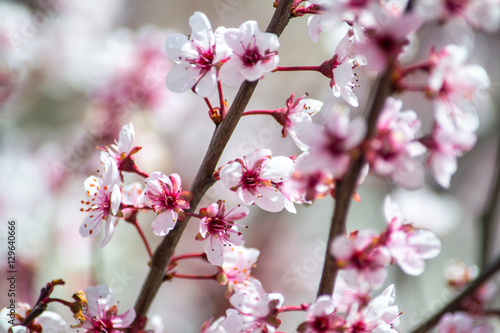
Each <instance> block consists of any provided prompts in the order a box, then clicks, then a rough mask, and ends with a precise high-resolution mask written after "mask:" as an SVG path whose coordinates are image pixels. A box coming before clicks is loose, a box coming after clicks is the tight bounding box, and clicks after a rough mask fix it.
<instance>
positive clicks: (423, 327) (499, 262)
mask: <svg viewBox="0 0 500 333" xmlns="http://www.w3.org/2000/svg"><path fill="white" fill-rule="evenodd" d="M499 270H500V255H498V256H497V257H496V258H495V259H494V260H492V261H491V262H490V263H489V264H488V265H487V266H486V267H485V268H484V269H483V270H482V271H481V274H480V275H479V276H478V277H477V278H476V279H475V280H473V281H472V282H471V283H470V284H469V285H468V286H467V288H465V289H464V290H463V291H462V292H461V293H460V294H458V295H457V296H456V297H455V298H454V299H452V300H451V301H450V302H449V303H448V304H446V305H445V306H443V307H442V308H441V309H440V310H439V311H438V312H436V313H435V314H434V315H433V316H432V317H431V318H429V319H428V320H426V321H425V322H424V323H422V324H420V325H419V326H418V327H417V328H415V329H414V330H413V331H412V333H424V332H428V331H429V330H430V329H431V328H433V327H434V326H435V325H436V324H437V323H438V322H439V319H441V317H442V316H443V315H444V314H445V313H447V312H453V311H457V310H460V304H461V303H462V301H463V300H464V299H465V298H467V297H469V296H470V295H472V294H473V293H474V292H475V291H476V289H477V288H479V287H480V286H481V285H482V284H483V283H484V282H486V281H487V280H488V279H489V278H491V277H492V276H493V275H494V274H495V273H497V272H498V271H499Z"/></svg>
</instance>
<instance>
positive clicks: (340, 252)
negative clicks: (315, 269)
mask: <svg viewBox="0 0 500 333" xmlns="http://www.w3.org/2000/svg"><path fill="white" fill-rule="evenodd" d="M353 252H354V244H353V242H352V241H351V240H350V239H348V238H347V237H345V236H338V237H337V238H335V239H334V240H333V242H332V245H331V247H330V253H331V254H332V255H333V256H334V257H335V259H337V260H349V259H350V258H351V256H352V254H353Z"/></svg>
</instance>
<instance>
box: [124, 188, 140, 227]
mask: <svg viewBox="0 0 500 333" xmlns="http://www.w3.org/2000/svg"><path fill="white" fill-rule="evenodd" d="M144 199H145V198H144V188H143V187H142V185H141V184H140V183H137V182H135V183H132V184H129V185H127V186H124V187H123V188H122V203H123V204H124V205H132V206H136V207H140V206H143V205H145V201H144ZM122 213H123V218H124V219H125V220H129V219H130V217H131V216H133V215H135V214H136V213H137V210H136V209H131V208H123V209H122Z"/></svg>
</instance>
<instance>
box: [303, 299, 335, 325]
mask: <svg viewBox="0 0 500 333" xmlns="http://www.w3.org/2000/svg"><path fill="white" fill-rule="evenodd" d="M334 310H335V304H334V303H333V300H332V297H331V296H330V295H321V296H319V297H318V298H317V299H316V301H315V302H314V303H313V304H311V306H310V307H309V308H308V309H307V315H306V318H307V319H308V320H311V319H314V318H316V317H320V316H324V315H329V314H331V313H333V311H334Z"/></svg>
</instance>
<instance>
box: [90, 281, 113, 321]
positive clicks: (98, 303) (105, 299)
mask: <svg viewBox="0 0 500 333" xmlns="http://www.w3.org/2000/svg"><path fill="white" fill-rule="evenodd" d="M85 296H86V298H87V306H88V310H87V312H88V313H89V314H90V315H91V316H97V317H99V314H100V309H102V308H103V307H107V306H109V307H111V306H113V302H114V299H113V292H112V291H111V289H110V288H109V286H108V285H106V284H100V285H98V286H95V287H88V288H87V289H85Z"/></svg>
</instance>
